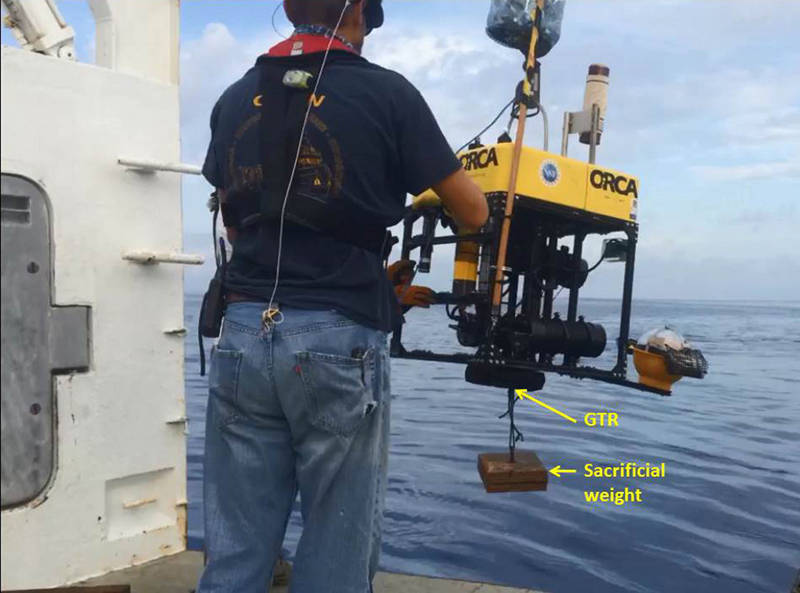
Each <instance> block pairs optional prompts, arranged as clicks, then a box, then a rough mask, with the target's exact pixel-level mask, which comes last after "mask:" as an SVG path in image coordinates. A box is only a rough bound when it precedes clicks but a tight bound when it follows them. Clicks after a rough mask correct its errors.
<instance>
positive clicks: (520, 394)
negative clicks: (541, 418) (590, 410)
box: [514, 389, 578, 423]
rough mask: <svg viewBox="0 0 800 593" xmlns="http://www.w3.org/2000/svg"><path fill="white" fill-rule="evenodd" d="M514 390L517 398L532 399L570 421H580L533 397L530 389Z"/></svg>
mask: <svg viewBox="0 0 800 593" xmlns="http://www.w3.org/2000/svg"><path fill="white" fill-rule="evenodd" d="M514 391H515V392H516V394H517V399H529V400H531V401H532V402H535V403H537V404H539V405H540V406H542V407H543V408H545V409H546V410H550V411H551V412H555V413H556V414H558V415H559V416H561V417H562V418H566V419H567V420H569V421H570V422H575V423H577V422H578V421H577V420H575V418H573V417H572V416H567V415H566V414H565V413H564V412H560V411H559V410H556V409H555V408H554V407H552V406H548V405H547V404H546V403H544V402H543V401H540V400H538V399H536V398H535V397H533V396H532V395H528V390H527V389H515V390H514Z"/></svg>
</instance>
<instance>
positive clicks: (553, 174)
mask: <svg viewBox="0 0 800 593" xmlns="http://www.w3.org/2000/svg"><path fill="white" fill-rule="evenodd" d="M539 175H540V176H541V178H542V181H543V182H544V184H545V185H548V186H550V187H553V186H554V185H557V184H558V181H559V180H560V179H561V171H559V170H558V165H557V164H556V163H555V162H554V161H549V160H548V161H544V162H543V163H542V168H541V169H539Z"/></svg>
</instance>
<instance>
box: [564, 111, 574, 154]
mask: <svg viewBox="0 0 800 593" xmlns="http://www.w3.org/2000/svg"><path fill="white" fill-rule="evenodd" d="M570 122H572V114H571V113H570V112H569V111H567V112H565V113H564V127H563V128H562V130H561V156H567V150H568V149H569V128H570V125H571V123H570Z"/></svg>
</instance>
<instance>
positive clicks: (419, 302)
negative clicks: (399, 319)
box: [394, 284, 436, 309]
mask: <svg viewBox="0 0 800 593" xmlns="http://www.w3.org/2000/svg"><path fill="white" fill-rule="evenodd" d="M394 293H395V294H396V295H397V300H398V301H400V304H401V305H403V306H404V307H422V308H424V309H427V308H428V307H430V306H431V305H432V304H434V303H435V302H436V293H435V292H433V291H432V290H431V289H430V288H428V287H427V286H405V285H402V284H401V285H399V286H395V287H394Z"/></svg>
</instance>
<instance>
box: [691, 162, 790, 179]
mask: <svg viewBox="0 0 800 593" xmlns="http://www.w3.org/2000/svg"><path fill="white" fill-rule="evenodd" d="M692 171H693V172H694V173H696V174H697V175H699V176H700V177H702V178H704V179H706V180H708V181H744V180H747V179H769V178H773V179H774V178H780V177H783V178H795V179H797V178H800V159H798V160H795V161H783V162H776V163H755V164H752V165H734V166H727V167H725V166H697V167H692Z"/></svg>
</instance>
